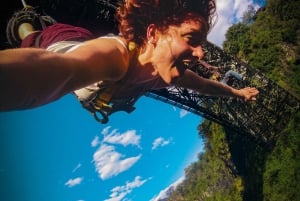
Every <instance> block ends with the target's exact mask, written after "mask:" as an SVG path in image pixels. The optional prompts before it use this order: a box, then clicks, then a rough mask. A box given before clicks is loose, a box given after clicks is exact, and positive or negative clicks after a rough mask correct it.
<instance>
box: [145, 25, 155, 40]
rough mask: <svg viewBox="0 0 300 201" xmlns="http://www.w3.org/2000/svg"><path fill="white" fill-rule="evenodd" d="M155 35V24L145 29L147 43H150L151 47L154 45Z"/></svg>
mask: <svg viewBox="0 0 300 201" xmlns="http://www.w3.org/2000/svg"><path fill="white" fill-rule="evenodd" d="M156 33H157V27H156V26H155V24H150V25H149V26H148V27H147V41H148V43H151V44H153V45H155V44H156V37H157V36H156Z"/></svg>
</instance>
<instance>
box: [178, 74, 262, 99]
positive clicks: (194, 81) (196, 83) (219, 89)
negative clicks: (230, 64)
mask: <svg viewBox="0 0 300 201" xmlns="http://www.w3.org/2000/svg"><path fill="white" fill-rule="evenodd" d="M176 85H177V86H179V87H184V88H189V89H192V90H195V91H197V92H199V93H201V94H204V95H211V96H226V97H235V98H239V99H242V100H244V101H251V100H256V96H257V95H258V93H259V91H258V90H257V89H256V88H253V87H246V88H243V89H234V88H232V87H230V86H227V85H225V84H222V83H220V82H218V81H213V80H210V79H205V78H203V77H200V76H199V75H197V74H196V73H194V72H193V71H191V70H186V71H185V72H184V75H183V76H182V78H181V79H179V80H178V82H177V83H176Z"/></svg>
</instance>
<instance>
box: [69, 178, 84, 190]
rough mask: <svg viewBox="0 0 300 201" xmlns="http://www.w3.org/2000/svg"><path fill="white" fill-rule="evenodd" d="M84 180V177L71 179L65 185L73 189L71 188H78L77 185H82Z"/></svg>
mask: <svg viewBox="0 0 300 201" xmlns="http://www.w3.org/2000/svg"><path fill="white" fill-rule="evenodd" d="M82 180H83V178H82V177H77V178H75V179H69V180H68V181H67V182H66V183H65V185H66V186H68V187H70V188H71V187H73V186H77V185H79V184H81V182H82Z"/></svg>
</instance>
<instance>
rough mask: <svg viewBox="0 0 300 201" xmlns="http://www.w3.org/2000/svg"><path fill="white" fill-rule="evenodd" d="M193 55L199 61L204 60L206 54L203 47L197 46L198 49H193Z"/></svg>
mask: <svg viewBox="0 0 300 201" xmlns="http://www.w3.org/2000/svg"><path fill="white" fill-rule="evenodd" d="M192 51H193V52H192V55H193V56H194V57H197V58H198V59H202V58H203V57H204V52H203V49H202V47H201V45H199V46H197V47H192Z"/></svg>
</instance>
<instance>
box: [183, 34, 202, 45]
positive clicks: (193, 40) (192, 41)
mask: <svg viewBox="0 0 300 201" xmlns="http://www.w3.org/2000/svg"><path fill="white" fill-rule="evenodd" d="M183 38H184V40H185V41H186V42H187V43H188V44H189V45H191V46H192V47H197V46H200V45H201V44H203V37H201V36H199V35H197V36H196V35H195V34H184V35H183Z"/></svg>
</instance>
